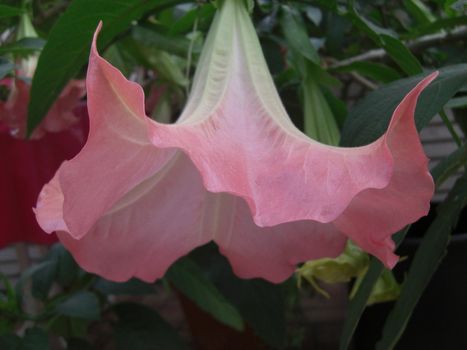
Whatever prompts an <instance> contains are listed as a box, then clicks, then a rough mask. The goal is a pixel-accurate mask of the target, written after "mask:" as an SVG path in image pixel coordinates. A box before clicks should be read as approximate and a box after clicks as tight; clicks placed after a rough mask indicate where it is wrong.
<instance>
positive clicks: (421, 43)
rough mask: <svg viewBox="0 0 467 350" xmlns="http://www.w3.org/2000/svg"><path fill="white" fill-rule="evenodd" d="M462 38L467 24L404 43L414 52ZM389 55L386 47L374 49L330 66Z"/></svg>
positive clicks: (465, 37)
mask: <svg viewBox="0 0 467 350" xmlns="http://www.w3.org/2000/svg"><path fill="white" fill-rule="evenodd" d="M460 39H467V26H462V27H459V28H457V29H454V30H453V31H451V32H449V33H448V32H442V33H436V34H429V35H424V36H421V37H420V38H418V39H415V40H410V41H406V42H404V45H405V46H407V48H408V49H409V50H411V51H412V52H419V51H422V50H424V49H426V48H428V47H432V46H437V45H440V44H445V43H448V42H452V41H457V40H460ZM387 56H388V54H387V52H386V51H385V50H384V49H374V50H370V51H367V52H365V53H363V54H361V55H357V56H353V57H350V58H347V59H345V60H342V61H339V62H337V63H335V64H333V65H331V66H330V67H329V68H339V67H345V66H348V65H350V64H352V63H355V62H361V61H373V60H381V59H384V58H386V57H387Z"/></svg>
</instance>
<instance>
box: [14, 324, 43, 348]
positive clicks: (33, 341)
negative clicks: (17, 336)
mask: <svg viewBox="0 0 467 350" xmlns="http://www.w3.org/2000/svg"><path fill="white" fill-rule="evenodd" d="M17 349H18V350H49V349H50V347H49V336H48V335H47V332H46V331H44V330H43V329H41V328H37V327H34V328H29V329H28V330H26V334H25V335H24V337H23V338H22V339H21V342H20V344H19V346H18V348H17Z"/></svg>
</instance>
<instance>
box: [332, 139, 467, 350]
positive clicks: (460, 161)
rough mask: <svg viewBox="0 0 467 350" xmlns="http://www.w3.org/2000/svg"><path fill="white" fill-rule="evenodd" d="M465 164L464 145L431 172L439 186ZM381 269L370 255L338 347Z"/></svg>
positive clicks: (349, 336)
mask: <svg viewBox="0 0 467 350" xmlns="http://www.w3.org/2000/svg"><path fill="white" fill-rule="evenodd" d="M465 164H467V152H466V145H464V146H462V147H461V148H459V149H457V150H456V151H454V152H453V153H451V154H450V155H449V156H448V157H446V158H445V159H444V160H443V161H441V162H440V163H438V165H436V167H435V168H434V169H433V170H432V172H431V173H432V176H433V178H434V180H435V183H436V185H437V186H440V185H441V184H442V183H443V182H444V181H445V180H446V178H447V177H448V176H449V175H450V174H453V173H454V172H455V171H456V170H457V169H458V168H459V167H461V166H463V165H465ZM408 228H409V227H407V228H406V229H405V230H403V231H400V232H399V233H397V234H396V235H394V237H393V238H394V241H395V242H396V244H397V245H399V244H400V243H401V242H402V240H403V239H404V237H405V234H406V233H407V231H408ZM383 270H384V266H383V264H381V262H380V261H379V260H377V259H376V258H374V257H372V258H371V262H370V265H369V268H368V271H367V273H366V274H365V276H364V278H363V280H362V282H361V284H360V286H359V288H358V291H357V293H356V294H355V296H354V298H353V299H352V300H351V302H350V304H349V307H348V309H347V317H346V319H345V322H344V327H343V332H342V336H341V340H340V347H339V349H341V350H344V349H347V348H348V347H349V345H350V341H351V339H352V336H353V333H354V332H355V329H356V328H357V325H358V322H359V320H360V317H361V316H362V314H363V311H364V310H365V307H366V305H367V304H368V300H369V298H370V295H371V291H372V289H373V286H374V284H375V283H376V281H377V280H378V278H379V276H380V275H381V274H382V273H383Z"/></svg>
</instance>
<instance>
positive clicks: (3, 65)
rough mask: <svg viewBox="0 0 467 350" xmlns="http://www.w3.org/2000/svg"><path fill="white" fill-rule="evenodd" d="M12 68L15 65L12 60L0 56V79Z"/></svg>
mask: <svg viewBox="0 0 467 350" xmlns="http://www.w3.org/2000/svg"><path fill="white" fill-rule="evenodd" d="M14 68H15V65H14V64H13V63H12V62H10V61H8V60H6V59H4V58H1V57H0V80H1V79H3V78H4V77H5V76H6V75H7V74H9V73H10V72H12V71H13V69H14Z"/></svg>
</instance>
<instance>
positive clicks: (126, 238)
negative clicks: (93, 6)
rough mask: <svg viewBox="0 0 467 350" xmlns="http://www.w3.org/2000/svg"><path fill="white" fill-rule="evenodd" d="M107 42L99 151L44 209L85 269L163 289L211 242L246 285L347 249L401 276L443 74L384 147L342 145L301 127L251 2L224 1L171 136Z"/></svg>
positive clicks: (97, 98)
mask: <svg viewBox="0 0 467 350" xmlns="http://www.w3.org/2000/svg"><path fill="white" fill-rule="evenodd" d="M98 32H99V29H98V30H97V32H96V34H95V36H94V40H93V45H92V48H91V54H90V61H89V67H88V75H87V82H86V84H87V92H88V109H89V116H90V133H89V137H88V141H87V143H86V145H85V146H84V148H83V150H82V151H81V152H80V153H79V154H78V155H77V156H76V157H75V158H74V159H72V160H71V161H68V162H65V163H64V164H63V165H62V166H61V167H60V169H59V170H58V172H57V173H56V174H55V176H54V178H53V179H52V180H51V182H50V183H49V184H48V185H46V186H45V187H44V189H43V190H42V192H41V194H40V196H39V200H38V204H37V208H36V214H37V219H38V221H39V223H40V225H41V227H42V228H43V229H44V230H45V231H47V232H53V231H58V236H59V238H60V240H61V241H62V242H63V244H64V245H65V246H66V247H67V248H68V249H69V250H70V251H71V252H72V254H73V255H74V257H75V258H76V260H77V261H78V262H79V264H80V265H81V266H82V267H83V268H84V269H86V270H88V271H91V272H95V273H98V274H100V275H102V276H104V277H106V278H108V279H112V280H117V281H123V280H126V279H128V278H130V277H132V276H136V277H138V278H140V279H143V280H146V281H153V280H154V279H156V278H158V277H161V276H162V275H163V274H164V272H165V271H166V269H167V268H168V267H169V266H170V265H171V264H172V263H173V262H174V261H175V260H177V259H178V258H179V257H180V256H182V255H184V254H187V253H188V252H189V251H190V250H192V249H193V248H195V247H197V246H200V245H202V244H205V243H207V242H209V241H211V240H212V241H215V242H216V243H217V245H218V246H219V247H220V251H221V253H222V254H224V255H225V256H226V257H227V258H228V259H229V261H230V263H231V265H232V267H233V269H234V271H235V272H236V274H237V275H238V276H240V277H243V278H252V277H262V278H265V279H267V280H270V281H273V282H279V281H282V280H284V279H286V278H287V277H289V276H290V275H291V274H292V273H293V272H294V270H295V264H296V263H298V262H301V261H306V260H311V259H317V258H322V257H335V256H337V255H339V254H340V253H341V252H342V250H343V248H344V246H345V242H346V240H347V238H351V239H352V240H353V241H354V242H356V243H357V244H358V245H359V246H360V247H361V248H362V249H364V250H366V251H368V252H370V253H371V254H374V255H376V256H377V257H379V258H380V259H381V260H382V261H383V262H384V263H385V264H386V265H387V266H389V267H392V266H394V264H395V263H396V262H397V256H395V255H394V253H393V250H394V244H393V242H392V240H391V234H392V233H394V232H395V231H397V230H399V229H400V228H402V227H403V226H404V225H406V224H407V223H409V222H413V221H415V220H417V219H418V218H419V217H420V216H422V215H425V214H426V213H427V211H428V208H429V201H430V198H431V196H432V193H433V181H432V178H431V177H430V174H429V173H428V171H427V158H426V157H425V155H424V153H423V150H422V147H421V145H420V141H419V139H418V135H417V131H416V129H415V126H414V120H413V117H414V116H413V115H414V109H415V105H416V101H417V98H418V96H419V94H420V93H421V91H422V90H423V89H424V88H425V87H426V86H427V85H428V84H429V83H430V82H431V81H432V80H433V79H434V78H435V76H436V75H435V74H433V75H430V76H429V77H427V78H426V79H424V80H423V81H421V82H420V83H419V84H418V85H417V86H416V87H415V88H414V89H413V90H412V91H411V92H410V93H409V94H408V95H407V96H406V97H405V98H404V99H403V101H402V102H401V104H400V105H399V106H398V107H397V109H396V110H395V111H394V115H393V117H392V120H391V123H390V125H389V127H388V130H387V132H386V133H385V134H384V135H383V136H382V137H381V138H379V139H378V140H377V141H375V142H374V143H372V144H370V145H367V146H364V147H359V148H338V147H331V146H325V145H323V144H320V143H318V142H316V141H314V140H311V139H309V138H308V137H306V136H305V135H304V134H302V133H301V132H300V131H299V130H298V129H296V128H295V127H294V125H293V124H292V122H291V121H290V119H289V117H288V116H287V114H286V112H285V110H284V107H283V106H282V103H281V101H280V99H279V96H278V94H277V91H276V89H275V87H274V83H273V81H272V78H271V76H270V73H269V71H268V69H267V65H266V62H265V60H264V57H263V55H262V52H261V47H260V44H259V41H258V38H257V36H256V33H255V29H254V27H253V24H252V22H251V20H250V18H249V14H248V12H247V10H246V8H245V7H244V5H243V1H239V0H226V1H224V2H223V5H222V8H221V10H220V11H219V12H218V14H217V15H216V17H215V20H214V23H213V25H212V28H211V30H210V33H209V35H208V37H207V39H206V43H205V46H204V49H203V52H202V55H201V57H200V61H199V64H198V69H197V72H196V74H195V78H194V83H193V87H192V91H191V93H190V96H189V99H188V102H187V105H186V107H185V109H184V111H183V113H182V115H181V116H180V118H179V119H178V121H177V123H175V124H171V125H169V124H159V123H156V122H155V121H153V120H151V119H149V118H147V117H146V116H145V113H144V96H143V91H142V89H141V87H140V86H138V85H137V84H135V83H132V82H130V81H128V80H127V79H125V77H124V76H123V75H122V74H121V73H120V72H119V71H118V70H117V69H116V68H114V67H113V66H111V65H110V64H109V63H108V62H106V61H105V60H104V59H103V58H101V57H100V56H99V54H98V52H97V49H96V38H97V34H98ZM376 117H377V116H375V118H376Z"/></svg>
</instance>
